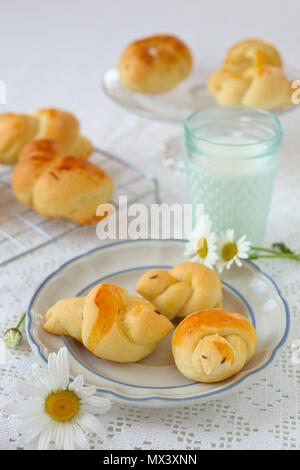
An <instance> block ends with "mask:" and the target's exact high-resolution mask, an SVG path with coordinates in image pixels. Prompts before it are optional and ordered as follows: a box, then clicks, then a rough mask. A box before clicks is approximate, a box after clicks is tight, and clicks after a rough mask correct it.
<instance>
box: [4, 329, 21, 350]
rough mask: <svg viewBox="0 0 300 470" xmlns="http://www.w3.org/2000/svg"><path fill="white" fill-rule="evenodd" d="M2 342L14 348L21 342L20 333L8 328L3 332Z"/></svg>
mask: <svg viewBox="0 0 300 470" xmlns="http://www.w3.org/2000/svg"><path fill="white" fill-rule="evenodd" d="M3 341H4V343H5V344H6V346H8V347H10V348H15V347H16V346H18V344H20V343H21V341H22V333H21V331H20V330H18V329H17V328H10V329H9V330H7V331H6V332H5V334H4V336H3Z"/></svg>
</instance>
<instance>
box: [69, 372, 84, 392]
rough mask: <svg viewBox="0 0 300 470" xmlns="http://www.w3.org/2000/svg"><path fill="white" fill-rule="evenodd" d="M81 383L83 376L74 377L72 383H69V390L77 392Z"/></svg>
mask: <svg viewBox="0 0 300 470" xmlns="http://www.w3.org/2000/svg"><path fill="white" fill-rule="evenodd" d="M83 383H84V381H83V376H82V375H77V377H75V379H74V380H73V382H71V383H70V385H69V389H70V390H74V391H78V390H80V389H81V388H82V387H83Z"/></svg>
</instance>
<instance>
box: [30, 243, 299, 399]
mask: <svg viewBox="0 0 300 470" xmlns="http://www.w3.org/2000/svg"><path fill="white" fill-rule="evenodd" d="M139 242H144V243H145V242H158V243H163V242H175V243H178V242H179V243H186V242H187V240H185V239H175V238H168V239H155V238H154V239H152V238H148V239H138V240H122V241H118V242H114V243H109V244H106V245H104V246H99V247H97V248H93V249H91V250H89V251H87V252H85V253H83V254H81V255H78V256H75V257H74V258H72V259H70V260H69V261H67V262H65V263H64V264H62V265H61V266H60V267H59V268H58V269H56V270H55V271H53V272H52V273H51V274H49V276H47V277H46V278H45V279H44V281H43V282H42V283H41V284H40V285H39V287H38V288H37V289H36V291H35V292H34V294H33V296H32V298H31V300H30V303H29V306H28V309H27V322H26V334H27V336H28V337H29V339H30V344H31V346H34V347H35V349H36V351H37V353H38V355H39V357H40V358H41V359H42V361H43V362H45V363H46V364H47V363H48V361H47V359H46V358H45V357H44V356H43V354H42V352H41V349H40V346H39V345H38V344H37V343H36V342H35V340H34V339H33V337H32V334H31V324H32V318H31V313H30V311H31V308H32V304H33V302H34V301H35V299H36V297H37V295H38V293H39V292H40V290H41V289H42V288H43V286H44V285H45V284H46V283H47V282H48V281H49V279H51V278H52V277H53V276H55V275H56V274H57V273H58V272H59V271H61V270H62V269H63V268H65V267H66V266H68V265H69V264H71V263H73V262H74V261H76V260H78V259H80V258H84V257H86V256H89V255H90V254H92V253H94V252H96V251H101V250H104V249H106V248H111V247H113V246H118V245H125V244H131V243H139ZM246 262H247V263H249V264H251V265H252V266H253V267H254V268H255V269H256V270H257V271H258V272H259V273H260V274H261V275H263V276H264V277H265V278H266V279H268V280H269V281H270V282H271V284H273V286H274V287H275V290H276V292H277V294H278V296H279V298H280V299H281V301H282V303H283V306H284V311H285V319H286V325H285V330H284V333H283V336H282V338H281V340H280V341H279V343H278V344H277V346H276V347H275V348H274V349H273V351H272V354H271V356H270V358H269V360H268V361H267V362H266V363H265V364H263V365H262V366H261V367H259V368H258V369H255V370H253V371H251V372H249V373H247V374H245V375H244V376H243V377H241V378H240V379H239V380H237V381H236V382H234V383H233V384H230V385H228V386H227V387H224V388H221V389H219V390H215V391H213V392H208V393H202V394H201V395H193V396H189V397H184V398H171V397H160V396H149V397H143V398H138V397H134V398H131V397H127V396H125V395H120V394H118V393H116V392H112V391H111V390H107V389H103V388H97V392H98V393H106V394H109V395H113V396H114V397H116V398H119V399H122V400H125V401H127V402H146V401H151V400H152V401H153V400H156V401H161V402H178V403H183V402H189V401H194V400H197V399H201V400H202V399H204V398H207V399H208V398H210V397H213V396H216V395H218V394H220V393H225V392H227V391H228V390H231V389H232V388H234V387H236V386H237V385H239V384H241V383H242V382H243V381H244V380H246V379H247V378H248V377H250V376H251V375H253V374H257V373H259V372H261V371H262V370H263V369H265V368H266V367H268V365H269V364H271V362H273V360H274V359H275V356H276V353H277V352H278V350H279V349H280V348H281V347H282V346H283V344H284V343H285V342H286V340H287V337H288V334H289V330H290V310H289V307H288V304H287V301H286V300H285V298H284V297H283V296H282V294H281V291H280V289H279V287H278V286H277V284H276V282H275V281H274V280H273V279H272V278H271V277H270V276H269V275H268V274H266V273H264V272H263V271H262V270H261V269H260V268H259V267H258V266H257V265H256V264H255V263H253V261H250V260H246ZM76 360H77V359H76ZM84 367H86V366H84ZM108 380H110V379H108ZM191 385H195V384H194V383H193V384H191ZM134 388H138V387H134ZM163 388H166V387H163Z"/></svg>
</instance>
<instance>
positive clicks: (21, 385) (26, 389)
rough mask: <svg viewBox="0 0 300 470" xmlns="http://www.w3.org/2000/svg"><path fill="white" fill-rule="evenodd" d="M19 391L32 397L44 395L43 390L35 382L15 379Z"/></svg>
mask: <svg viewBox="0 0 300 470" xmlns="http://www.w3.org/2000/svg"><path fill="white" fill-rule="evenodd" d="M14 385H15V388H16V390H17V392H19V393H21V394H22V395H25V396H27V397H30V398H40V399H42V398H43V397H44V393H43V390H41V388H40V387H39V386H38V385H37V384H34V383H28V382H23V381H22V380H15V382H14Z"/></svg>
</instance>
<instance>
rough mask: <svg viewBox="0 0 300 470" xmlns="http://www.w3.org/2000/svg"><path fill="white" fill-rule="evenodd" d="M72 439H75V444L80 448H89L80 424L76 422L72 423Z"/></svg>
mask: <svg viewBox="0 0 300 470" xmlns="http://www.w3.org/2000/svg"><path fill="white" fill-rule="evenodd" d="M74 439H75V443H76V445H77V446H78V447H80V449H88V448H89V443H88V440H87V438H86V437H85V435H84V432H83V430H82V429H81V427H80V426H78V424H77V423H75V424H74Z"/></svg>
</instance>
